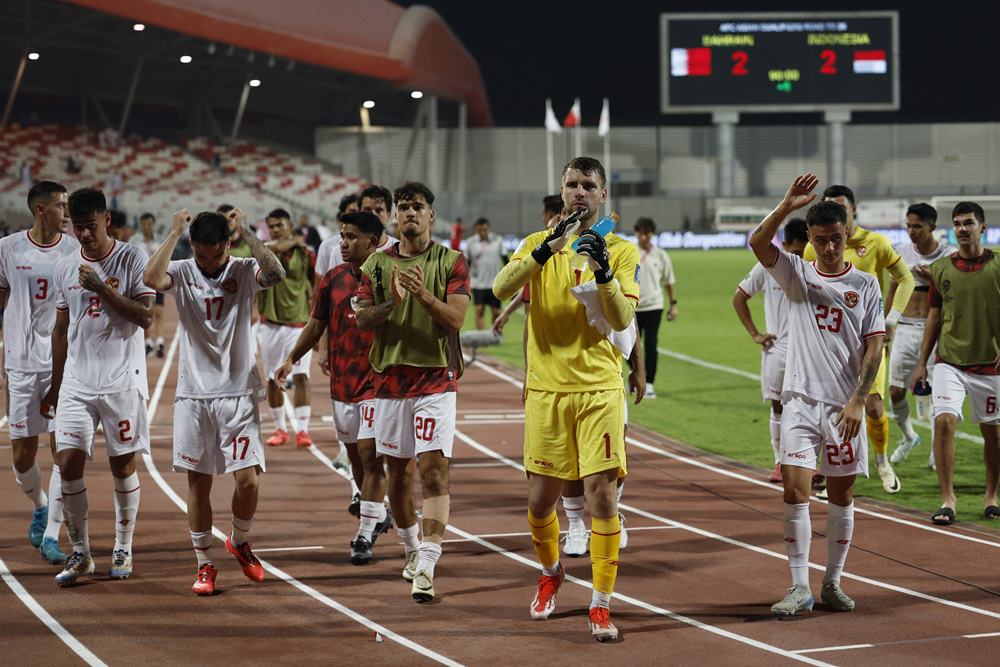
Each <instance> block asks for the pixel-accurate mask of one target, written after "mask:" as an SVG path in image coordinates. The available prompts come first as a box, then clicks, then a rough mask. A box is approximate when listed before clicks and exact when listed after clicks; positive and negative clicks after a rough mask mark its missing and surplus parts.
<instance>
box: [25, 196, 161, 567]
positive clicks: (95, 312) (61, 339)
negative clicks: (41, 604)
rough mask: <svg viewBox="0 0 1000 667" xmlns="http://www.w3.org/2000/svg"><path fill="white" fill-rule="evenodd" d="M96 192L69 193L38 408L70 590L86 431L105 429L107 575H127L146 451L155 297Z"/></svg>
mask: <svg viewBox="0 0 1000 667" xmlns="http://www.w3.org/2000/svg"><path fill="white" fill-rule="evenodd" d="M107 208H108V207H107V203H106V201H105V199H104V193H102V192H101V191H100V190H96V189H94V188H84V189H82V190H77V191H76V192H74V193H73V194H71V195H70V197H69V215H70V219H71V220H72V222H73V231H74V233H75V234H76V238H77V240H78V241H79V242H80V253H79V254H76V255H71V256H68V257H65V258H63V259H62V260H60V261H59V263H58V264H57V265H56V268H55V276H54V277H55V283H54V288H55V294H56V324H55V328H54V329H53V330H52V388H51V389H50V390H49V393H48V395H47V396H46V397H45V398H43V399H42V409H43V410H45V411H48V410H49V408H50V407H51V406H55V407H56V454H57V457H58V460H59V469H60V470H61V471H62V495H63V509H64V514H65V520H66V529H67V531H68V532H69V537H70V541H71V542H72V543H73V553H72V555H71V556H70V558H69V561H67V563H66V567H65V569H64V570H63V571H62V572H61V573H59V574H58V575H56V583H58V584H59V585H61V586H68V585H71V584H74V583H76V581H77V580H78V579H79V577H81V576H83V575H87V574H91V573H92V572H93V571H94V561H93V560H92V559H91V557H90V539H89V536H88V531H87V514H88V512H89V509H90V502H89V500H88V497H87V485H86V483H85V482H84V479H83V471H84V467H85V465H86V462H87V459H88V458H91V457H92V455H93V441H94V430H95V426H96V425H97V423H98V422H100V423H101V425H102V426H103V427H104V436H105V438H106V440H107V452H108V458H109V460H110V464H111V474H112V475H113V477H114V483H115V548H114V552H113V556H112V562H111V570H110V576H111V578H113V579H126V578H128V577H129V576H130V575H131V574H132V533H133V531H134V530H135V518H136V514H137V512H138V509H139V475H138V474H137V473H136V471H135V461H134V458H135V454H136V453H137V452H143V453H148V452H149V424H148V422H147V419H146V399H147V398H148V397H149V386H148V383H147V382H146V354H145V350H144V348H143V330H144V329H146V328H147V327H149V325H150V324H151V323H152V321H153V297H154V296H155V293H154V292H153V290H151V289H148V288H147V287H146V286H145V285H143V284H142V273H143V271H144V270H145V268H146V255H145V253H144V252H143V251H142V250H141V249H140V248H138V247H137V246H134V245H130V244H128V243H119V242H118V241H115V240H114V239H112V238H111V237H109V236H108V225H109V223H110V220H111V214H110V213H109V212H108V210H107Z"/></svg>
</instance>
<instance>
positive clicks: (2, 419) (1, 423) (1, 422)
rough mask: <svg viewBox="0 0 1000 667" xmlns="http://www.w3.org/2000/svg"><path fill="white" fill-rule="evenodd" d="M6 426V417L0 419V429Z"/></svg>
mask: <svg viewBox="0 0 1000 667" xmlns="http://www.w3.org/2000/svg"><path fill="white" fill-rule="evenodd" d="M6 424H7V415H4V416H3V417H0V428H3V427H4V426H5V425H6Z"/></svg>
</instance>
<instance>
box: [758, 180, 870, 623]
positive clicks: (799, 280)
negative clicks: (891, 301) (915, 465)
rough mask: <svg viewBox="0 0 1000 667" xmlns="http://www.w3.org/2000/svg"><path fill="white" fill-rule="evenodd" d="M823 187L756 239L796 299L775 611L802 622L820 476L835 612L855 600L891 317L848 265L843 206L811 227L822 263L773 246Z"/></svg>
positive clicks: (777, 212)
mask: <svg viewBox="0 0 1000 667" xmlns="http://www.w3.org/2000/svg"><path fill="white" fill-rule="evenodd" d="M818 183H819V179H817V178H816V177H815V176H814V175H812V174H805V175H803V176H799V177H798V178H796V179H795V181H794V182H793V183H792V186H791V187H790V188H789V189H788V192H787V193H786V194H785V197H784V199H783V200H782V201H781V203H780V204H778V206H777V207H776V208H775V209H774V210H773V211H772V212H771V213H770V214H769V215H768V216H767V217H766V218H765V219H764V221H763V222H762V223H761V224H760V226H759V227H757V229H756V230H754V232H753V234H751V236H750V247H751V248H752V249H753V252H754V254H755V255H756V256H757V259H758V261H760V263H761V264H762V265H764V267H765V268H766V269H767V270H768V272H769V273H770V274H771V276H772V277H773V278H774V279H775V281H777V283H778V284H779V285H780V286H781V288H782V289H783V290H784V291H785V295H786V297H787V299H788V356H787V358H786V366H785V380H784V385H783V387H782V396H781V398H782V402H783V403H784V411H783V412H782V415H781V473H782V480H783V482H784V487H785V493H784V501H785V507H784V537H785V551H786V553H787V554H788V562H789V565H790V566H791V570H792V587H791V588H790V589H789V591H788V594H787V595H786V596H785V598H784V599H783V600H781V601H780V602H778V603H777V604H775V605H774V606H772V607H771V611H772V613H774V614H775V615H778V616H792V615H795V614H796V613H798V612H799V611H804V610H810V609H812V607H813V596H812V592H811V591H810V588H809V542H810V539H811V537H812V526H811V523H810V519H809V487H810V481H811V479H812V475H813V472H814V471H816V470H818V471H819V472H821V473H822V474H824V475H826V476H827V478H828V482H827V493H828V495H829V499H830V505H829V511H828V513H827V526H826V542H827V559H826V563H827V565H826V574H825V576H824V578H823V589H822V597H823V601H824V602H825V603H827V605H829V606H830V607H831V608H832V609H833V610H835V611H851V610H853V609H854V601H853V600H851V599H850V598H849V597H847V595H845V594H844V592H843V591H842V590H841V588H840V578H841V574H842V572H843V569H844V562H845V561H846V560H847V550H848V548H849V547H850V543H851V537H852V535H853V532H854V499H853V490H854V478H855V476H856V475H857V474H859V473H860V474H864V475H867V474H868V469H867V466H868V463H867V462H868V455H867V451H866V450H867V439H866V438H865V432H864V431H863V430H862V429H861V419H862V417H863V416H864V401H865V397H866V396H867V395H868V392H869V391H870V390H871V386H872V383H873V382H874V380H875V376H876V374H877V373H878V367H879V363H880V362H881V359H882V346H883V343H884V341H885V317H884V315H883V313H882V293H881V290H880V289H879V285H878V281H877V280H876V279H875V277H874V276H872V275H870V274H867V273H864V272H862V271H860V270H858V269H857V268H855V267H854V265H853V264H850V263H848V262H845V261H844V247H845V245H846V241H847V237H848V234H847V214H846V211H845V209H844V207H843V206H841V205H840V204H837V203H835V202H822V203H820V204H817V205H816V206H813V207H812V208H811V209H809V212H808V214H807V215H806V225H807V227H808V230H809V241H810V243H812V245H813V247H814V248H815V249H816V251H817V252H816V260H815V261H814V262H808V263H807V262H806V261H805V260H803V259H801V258H799V257H796V256H795V255H791V254H788V253H785V252H782V251H780V250H778V249H777V248H776V247H774V246H773V245H772V244H771V240H772V239H773V238H774V234H775V232H776V231H777V230H778V226H779V225H780V224H781V222H782V221H783V220H784V219H785V218H786V217H787V216H788V215H789V214H790V213H792V212H793V211H795V210H797V209H800V208H802V207H804V206H806V205H808V204H809V203H810V202H812V200H813V199H815V198H816V196H815V195H814V194H812V191H813V190H814V189H815V187H816V185H817V184H818Z"/></svg>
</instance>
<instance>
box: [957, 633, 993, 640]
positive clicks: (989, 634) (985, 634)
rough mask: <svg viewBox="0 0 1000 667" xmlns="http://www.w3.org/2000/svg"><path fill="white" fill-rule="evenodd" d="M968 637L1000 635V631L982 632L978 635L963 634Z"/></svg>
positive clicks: (977, 637) (979, 637)
mask: <svg viewBox="0 0 1000 667" xmlns="http://www.w3.org/2000/svg"><path fill="white" fill-rule="evenodd" d="M962 636H963V637H965V638H966V639H983V638H985V637H1000V632H980V633H979V634H978V635H962Z"/></svg>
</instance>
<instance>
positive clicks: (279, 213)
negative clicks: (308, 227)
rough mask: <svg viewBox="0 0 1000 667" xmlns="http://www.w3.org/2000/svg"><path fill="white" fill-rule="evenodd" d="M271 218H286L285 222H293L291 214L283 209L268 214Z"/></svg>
mask: <svg viewBox="0 0 1000 667" xmlns="http://www.w3.org/2000/svg"><path fill="white" fill-rule="evenodd" d="M267 217H269V218H284V219H285V220H288V221H291V219H292V216H291V214H290V213H289V212H288V211H286V210H285V209H283V208H276V209H274V210H273V211H271V212H270V213H268V214H267Z"/></svg>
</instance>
